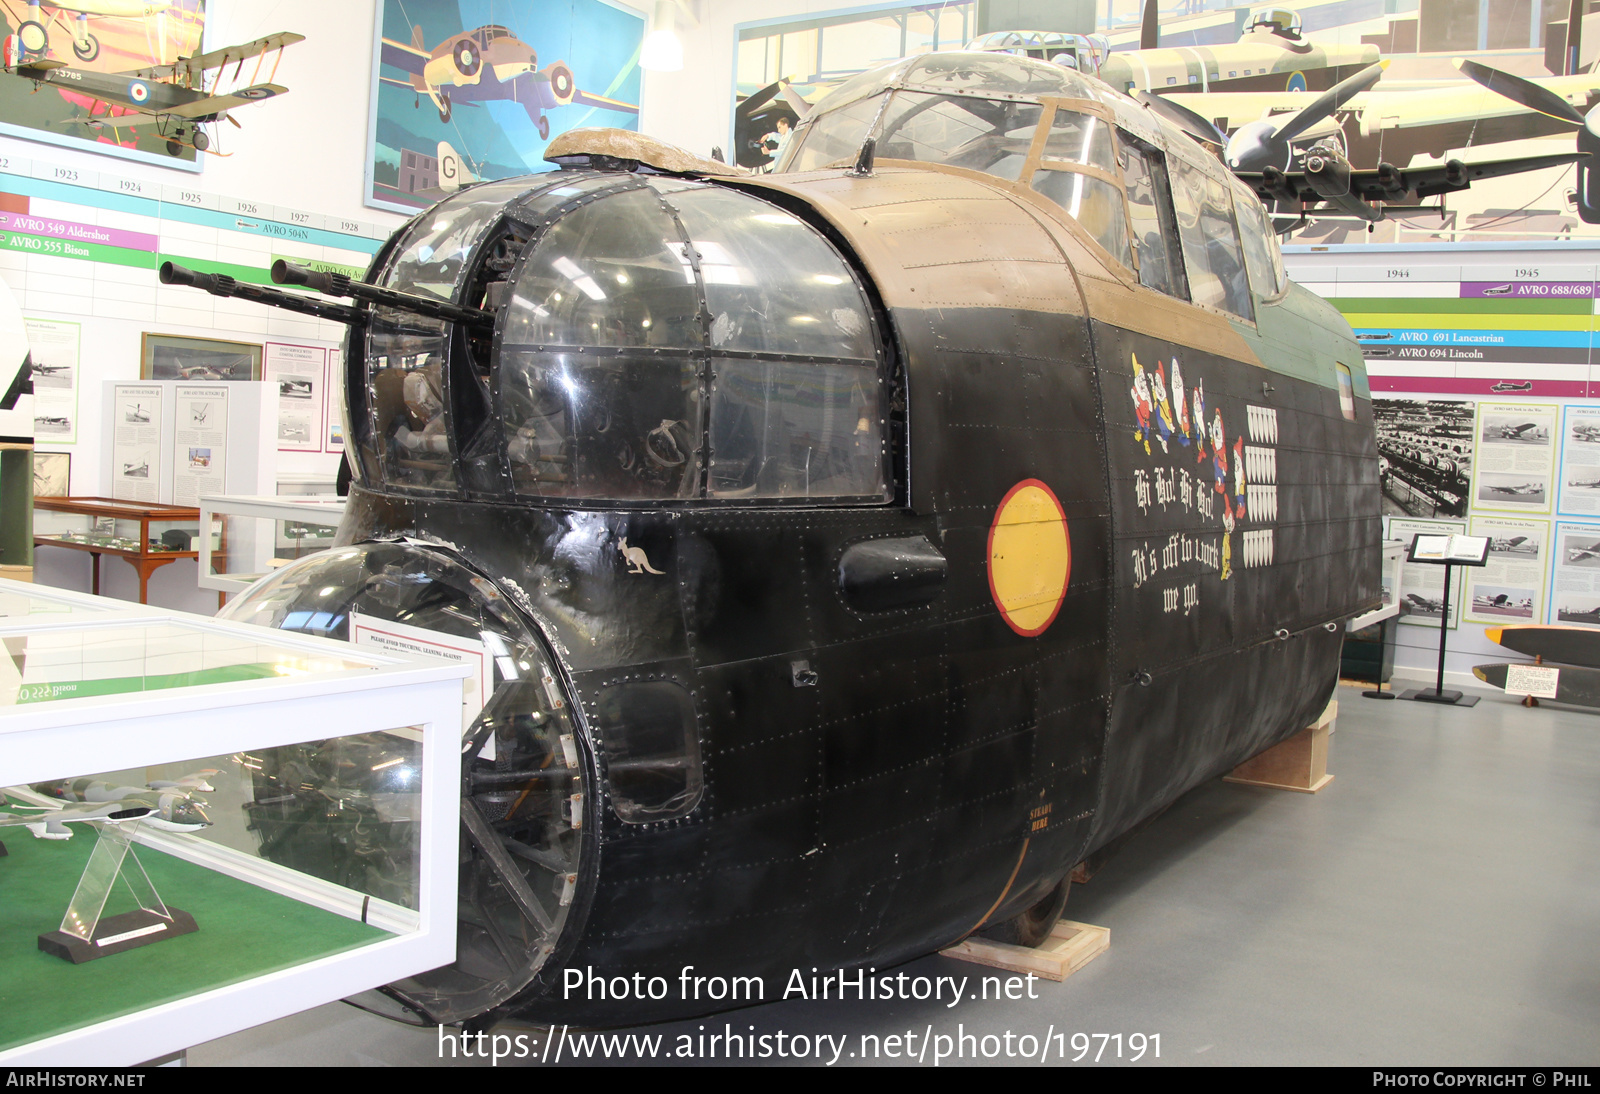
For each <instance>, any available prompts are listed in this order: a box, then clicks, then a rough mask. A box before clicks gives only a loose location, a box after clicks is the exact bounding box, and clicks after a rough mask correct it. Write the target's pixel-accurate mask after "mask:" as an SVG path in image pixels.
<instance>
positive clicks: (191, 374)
mask: <svg viewBox="0 0 1600 1094" xmlns="http://www.w3.org/2000/svg"><path fill="white" fill-rule="evenodd" d="M139 379H141V380H188V381H190V382H191V383H214V382H216V381H219V380H223V381H228V382H242V381H246V380H259V379H261V346H260V345H259V344H258V343H255V342H227V341H224V340H222V339H220V338H193V337H189V336H187V335H181V334H151V333H149V332H146V333H145V334H144V335H143V337H142V338H141V341H140V345H139Z"/></svg>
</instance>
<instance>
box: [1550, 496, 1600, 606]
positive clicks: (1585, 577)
mask: <svg viewBox="0 0 1600 1094" xmlns="http://www.w3.org/2000/svg"><path fill="white" fill-rule="evenodd" d="M1552 556H1553V560H1554V561H1553V565H1552V566H1551V568H1550V573H1551V577H1550V607H1549V609H1548V618H1547V620H1546V621H1547V622H1550V623H1578V624H1584V625H1587V626H1591V627H1595V626H1600V524H1573V523H1567V522H1565V521H1558V522H1556V526H1555V549H1554V551H1553V552H1552Z"/></svg>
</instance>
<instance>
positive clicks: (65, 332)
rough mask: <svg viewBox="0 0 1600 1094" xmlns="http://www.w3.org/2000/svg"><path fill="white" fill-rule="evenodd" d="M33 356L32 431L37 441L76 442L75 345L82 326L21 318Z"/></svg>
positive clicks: (76, 384)
mask: <svg viewBox="0 0 1600 1094" xmlns="http://www.w3.org/2000/svg"><path fill="white" fill-rule="evenodd" d="M23 325H24V326H25V327H26V328H27V330H28V352H29V355H30V356H31V357H32V359H33V433H34V437H35V439H36V441H37V443H39V444H76V443H77V441H78V345H79V339H80V337H81V331H82V328H81V327H80V326H79V325H78V324H77V323H66V322H62V321H61V320H58V319H27V318H24V319H23Z"/></svg>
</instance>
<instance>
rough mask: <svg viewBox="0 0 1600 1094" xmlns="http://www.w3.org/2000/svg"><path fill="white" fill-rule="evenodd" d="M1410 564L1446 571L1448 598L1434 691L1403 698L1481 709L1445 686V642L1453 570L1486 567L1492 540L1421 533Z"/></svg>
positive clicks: (1441, 614) (1442, 614) (1415, 539)
mask: <svg viewBox="0 0 1600 1094" xmlns="http://www.w3.org/2000/svg"><path fill="white" fill-rule="evenodd" d="M1406 561H1407V562H1419V563H1423V564H1424V565H1428V566H1443V567H1444V597H1443V599H1442V601H1441V602H1440V605H1439V673H1438V676H1437V677H1436V678H1435V680H1434V685H1433V687H1432V688H1413V689H1412V690H1410V691H1407V692H1404V693H1403V694H1402V695H1401V696H1400V698H1402V699H1414V700H1416V701H1417V702H1419V703H1443V704H1445V705H1447V706H1458V707H1471V706H1477V705H1478V697H1477V696H1475V695H1463V694H1462V693H1461V692H1459V691H1453V690H1451V691H1447V690H1445V686H1444V652H1445V641H1446V638H1447V637H1448V635H1449V626H1450V570H1451V568H1452V567H1455V566H1486V565H1488V563H1489V537H1488V536H1429V535H1423V534H1422V533H1420V532H1419V533H1417V534H1416V535H1415V536H1414V537H1412V540H1411V549H1410V550H1409V551H1408V552H1407V553H1406Z"/></svg>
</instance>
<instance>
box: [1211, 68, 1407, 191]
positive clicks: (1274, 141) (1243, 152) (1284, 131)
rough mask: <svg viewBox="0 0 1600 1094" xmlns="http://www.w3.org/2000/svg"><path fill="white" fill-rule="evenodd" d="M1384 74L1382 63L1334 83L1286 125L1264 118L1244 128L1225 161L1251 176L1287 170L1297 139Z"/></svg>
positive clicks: (1229, 146)
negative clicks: (1269, 171)
mask: <svg viewBox="0 0 1600 1094" xmlns="http://www.w3.org/2000/svg"><path fill="white" fill-rule="evenodd" d="M1382 75H1383V64H1382V62H1379V63H1378V64H1375V65H1369V66H1368V67H1366V68H1364V69H1362V70H1361V71H1360V72H1358V73H1356V74H1355V75H1354V76H1351V77H1349V78H1348V79H1344V80H1340V81H1339V82H1338V83H1336V84H1334V85H1333V86H1332V87H1330V88H1329V89H1328V90H1326V91H1324V92H1323V93H1322V94H1321V95H1319V96H1317V98H1316V101H1314V102H1313V103H1312V104H1311V105H1310V106H1308V107H1306V108H1305V109H1304V110H1301V111H1300V112H1299V113H1298V114H1295V115H1294V116H1293V117H1291V118H1289V120H1288V121H1286V122H1283V121H1278V120H1275V119H1263V120H1262V121H1258V122H1250V123H1249V124H1247V125H1242V126H1240V127H1239V129H1238V130H1237V131H1236V132H1235V133H1234V134H1233V136H1232V137H1231V138H1230V139H1229V140H1228V143H1227V148H1226V149H1225V151H1224V152H1223V156H1222V158H1223V161H1224V162H1225V163H1227V165H1228V167H1229V168H1230V169H1232V170H1233V171H1236V172H1245V173H1249V174H1265V173H1266V172H1267V171H1268V170H1269V169H1271V170H1274V171H1283V170H1286V169H1287V168H1288V167H1289V166H1290V164H1291V162H1292V161H1293V159H1294V149H1293V148H1292V147H1291V145H1292V144H1293V142H1294V140H1295V139H1296V138H1297V137H1299V136H1301V135H1302V134H1304V133H1305V132H1306V131H1307V130H1309V129H1310V128H1311V127H1312V126H1314V125H1316V124H1317V123H1318V122H1320V121H1322V120H1323V119H1324V118H1327V117H1329V116H1331V115H1332V114H1333V112H1334V111H1336V110H1338V109H1339V108H1340V107H1342V106H1343V105H1344V104H1345V103H1347V102H1349V101H1350V100H1351V99H1353V98H1355V97H1356V96H1357V95H1359V94H1361V92H1363V91H1366V90H1367V89H1368V88H1370V87H1371V86H1372V85H1373V84H1375V83H1377V82H1378V77H1380V76H1382Z"/></svg>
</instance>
